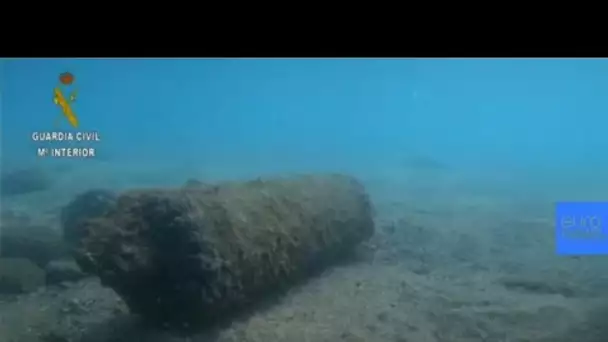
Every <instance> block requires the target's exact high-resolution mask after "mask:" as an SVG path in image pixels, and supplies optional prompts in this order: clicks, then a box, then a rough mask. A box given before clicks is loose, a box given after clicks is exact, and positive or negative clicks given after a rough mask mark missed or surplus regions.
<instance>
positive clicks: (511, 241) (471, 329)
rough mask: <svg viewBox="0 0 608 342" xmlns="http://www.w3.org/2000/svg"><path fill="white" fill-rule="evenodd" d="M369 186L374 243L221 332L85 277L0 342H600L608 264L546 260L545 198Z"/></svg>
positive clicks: (13, 308)
mask: <svg viewBox="0 0 608 342" xmlns="http://www.w3.org/2000/svg"><path fill="white" fill-rule="evenodd" d="M379 179H380V178H376V180H375V181H373V180H370V181H369V182H368V185H367V186H368V190H369V191H370V193H371V195H372V199H373V202H374V204H375V207H376V230H377V233H376V235H375V236H374V237H373V239H372V240H371V241H369V243H367V244H366V245H364V246H362V247H361V249H360V251H359V252H358V253H357V256H356V258H354V260H353V261H352V262H350V263H347V264H342V265H338V266H335V267H331V268H329V269H328V270H327V271H326V272H324V273H323V274H322V275H320V276H319V277H315V278H313V279H310V280H309V281H307V282H306V283H304V284H302V285H301V286H298V287H296V288H294V289H292V290H291V291H289V292H288V293H286V294H284V295H282V296H280V298H278V299H277V300H276V301H273V302H272V303H271V304H269V305H264V307H263V308H260V309H258V310H255V312H253V313H251V314H246V315H243V316H242V317H237V318H235V319H234V320H233V321H231V322H230V323H228V324H226V325H225V326H222V327H219V328H217V329H210V330H209V331H206V332H201V333H197V334H190V335H177V334H174V333H169V332H160V331H156V330H152V329H149V328H147V327H144V326H142V325H141V324H140V323H139V321H138V320H137V318H136V317H133V316H130V315H129V314H128V313H127V310H126V308H125V306H124V304H123V303H122V302H121V300H120V299H119V298H118V297H117V296H116V295H115V294H114V293H113V292H112V291H111V290H109V289H105V288H103V287H102V286H101V285H100V284H99V283H98V282H97V281H96V279H87V280H84V281H81V282H78V283H72V284H66V285H65V286H61V287H56V288H47V289H44V290H40V291H37V292H35V293H31V294H28V295H22V296H20V297H18V298H10V299H4V300H3V302H2V303H0V341H3V342H5V341H6V342H21V341H23V342H30V341H31V342H33V341H42V342H67V341H70V342H114V341H116V342H122V341H124V342H127V341H128V342H137V341H142V342H143V341H145V342H156V341H159V342H164V341H176V342H178V341H179V342H186V341H192V342H194V341H201V342H207V341H209V342H228V341H239V342H278V341H281V342H282V341H288V342H325V341H328V342H329V341H331V342H334V341H345V342H359V341H361V342H363V341H366V342H375V341H378V342H405V341H410V342H461V341H484V342H493V341H496V342H514V341H520V342H523V341H530V342H562V341H564V342H566V341H567V342H603V341H608V325H606V324H604V321H605V320H606V317H608V278H607V277H606V276H605V275H606V274H608V273H607V272H605V270H606V268H607V266H608V262H607V261H606V260H604V258H603V257H601V256H599V257H585V258H574V257H563V256H558V255H556V254H555V251H554V244H553V239H554V238H553V234H554V225H553V207H552V205H553V203H552V202H551V201H550V200H549V199H548V198H546V197H545V198H543V197H542V196H537V197H535V196H521V195H516V192H510V193H509V192H501V191H499V190H488V189H487V188H485V187H484V186H477V187H469V185H468V184H462V183H460V182H459V181H458V180H454V179H453V178H450V177H444V176H441V177H440V178H437V176H435V177H431V178H429V179H427V178H424V179H423V178H420V177H419V178H416V177H414V178H412V177H411V175H410V177H409V178H407V179H405V178H404V179H400V180H394V179H393V180H392V181H388V180H381V181H380V180H379ZM537 193H538V192H537ZM41 196H44V195H41ZM41 201H43V200H41ZM16 203H17V204H16V205H23V203H24V202H23V201H22V202H21V204H19V201H17V202H16ZM49 210H50V209H49ZM47 211H48V210H47Z"/></svg>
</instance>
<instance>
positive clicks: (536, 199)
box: [0, 58, 608, 342]
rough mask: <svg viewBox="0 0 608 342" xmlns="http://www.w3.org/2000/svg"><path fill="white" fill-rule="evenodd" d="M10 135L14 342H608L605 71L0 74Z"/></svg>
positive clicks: (141, 68) (600, 62)
mask: <svg viewBox="0 0 608 342" xmlns="http://www.w3.org/2000/svg"><path fill="white" fill-rule="evenodd" d="M0 116H1V122H0V143H1V145H0V153H1V154H0V157H1V159H0V162H1V164H0V166H1V167H0V213H1V216H0V342H139V341H142V342H283V341H285V342H469V341H470V342H477V341H479V342H605V341H608V324H607V323H606V320H607V319H608V318H607V317H608V256H607V255H608V227H605V224H604V223H603V222H608V152H607V151H608V134H607V127H608V59H558V58H551V59H549V58H546V59H542V58H525V59H524V58H518V59H516V58H485V59H482V58H469V59H456V58H391V59H389V58H376V59H372V58H369V59H364V58H332V59H329V58H281V59H279V58H267V59H254V58H214V59H210V58H206V59H203V58H201V59H196V58H192V59H178V58H175V59H2V60H0Z"/></svg>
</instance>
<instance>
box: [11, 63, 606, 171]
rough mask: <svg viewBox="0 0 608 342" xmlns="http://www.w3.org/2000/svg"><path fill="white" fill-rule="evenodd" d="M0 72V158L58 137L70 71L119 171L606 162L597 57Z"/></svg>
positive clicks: (88, 126)
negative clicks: (142, 166) (123, 165)
mask: <svg viewBox="0 0 608 342" xmlns="http://www.w3.org/2000/svg"><path fill="white" fill-rule="evenodd" d="M2 69H3V75H4V76H3V80H2V87H3V93H2V146H3V149H2V152H3V153H2V155H3V159H5V160H7V159H8V160H12V159H20V158H24V157H25V156H34V155H35V148H34V145H35V144H33V143H32V141H31V139H30V135H31V132H32V131H49V130H54V129H55V127H56V126H53V124H54V122H55V121H56V118H57V116H58V115H60V114H59V109H58V108H57V107H56V106H55V105H54V104H53V103H52V89H53V87H55V86H56V85H57V84H58V75H59V74H60V73H62V72H65V71H69V72H71V73H73V74H74V75H75V77H76V81H75V83H74V86H75V87H76V88H77V89H78V99H77V102H76V103H75V104H74V109H75V111H76V112H77V115H78V116H79V119H80V122H81V128H80V130H87V131H90V130H95V131H99V132H100V134H101V135H102V139H103V141H102V142H101V143H100V144H98V146H99V148H100V156H101V155H104V154H105V156H104V157H107V158H111V159H112V160H114V161H117V162H119V161H120V160H122V159H125V158H129V159H130V160H131V161H133V160H139V159H141V160H142V161H143V160H150V159H152V160H156V161H158V160H161V161H164V162H167V163H171V162H182V161H187V162H192V163H196V162H198V161H202V160H207V161H210V160H214V159H217V158H221V159H222V160H225V159H226V158H228V159H234V160H237V161H238V160H239V158H244V159H246V160H249V159H256V158H258V159H259V158H263V160H264V163H265V164H264V167H265V168H268V169H273V168H280V167H281V165H284V164H286V163H292V164H293V163H295V164H297V165H298V166H311V165H313V164H315V163H318V164H323V163H329V164H335V165H340V164H341V163H342V164H344V163H352V162H357V161H361V160H376V159H374V158H377V157H378V156H384V157H392V156H396V155H399V154H402V153H406V152H407V151H415V152H416V153H422V154H425V155H432V156H433V157H434V158H438V159H440V160H442V161H445V162H446V163H449V164H452V165H455V164H457V165H460V166H463V167H471V168H483V167H484V165H491V164H493V165H505V166H506V165H511V166H514V165H519V166H522V167H533V166H538V167H543V169H546V168H549V169H550V168H560V169H562V170H565V169H569V170H570V169H580V168H588V167H591V166H590V165H591V164H592V165H593V167H595V168H600V167H601V168H605V167H606V165H608V163H607V161H608V157H607V156H606V154H605V153H602V152H601V151H605V150H606V148H607V147H608V138H607V137H606V134H605V126H606V123H607V122H608V116H607V115H606V113H607V112H608V96H606V91H607V90H606V89H608V87H607V86H608V61H607V60H603V59H597V60H590V59H173V60H165V59H148V60H142V59H130V60H125V59H113V60H109V59H54V60H51V59H21V60H8V61H3V62H2ZM60 122H61V124H62V125H63V127H61V128H62V129H65V130H69V129H70V128H69V126H68V125H67V121H65V120H62V121H60ZM101 151H103V153H101ZM329 164H328V165H329Z"/></svg>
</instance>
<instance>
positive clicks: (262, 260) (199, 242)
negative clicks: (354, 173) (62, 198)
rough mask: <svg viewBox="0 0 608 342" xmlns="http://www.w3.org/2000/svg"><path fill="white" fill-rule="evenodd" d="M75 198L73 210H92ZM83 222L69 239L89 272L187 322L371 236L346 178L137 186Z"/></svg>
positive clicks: (363, 201)
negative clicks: (140, 188) (152, 187)
mask: <svg viewBox="0 0 608 342" xmlns="http://www.w3.org/2000/svg"><path fill="white" fill-rule="evenodd" d="M89 197H90V196H89ZM83 198H87V196H81V197H80V199H81V200H82V199H83ZM77 202H78V199H77V200H75V201H74V202H73V203H72V204H70V205H69V206H68V209H69V207H72V208H79V207H87V205H83V204H82V203H77ZM66 212H70V210H67V211H66ZM72 212H73V210H72ZM68 221H69V220H68ZM77 222H79V224H78V227H77V228H74V227H73V226H72V227H71V228H70V229H71V230H72V231H73V230H74V229H78V230H79V233H78V234H76V235H75V234H72V236H78V237H79V238H78V239H75V240H74V239H73V240H71V241H69V243H70V245H71V247H72V249H73V251H74V255H75V257H76V260H77V261H78V262H79V264H80V265H81V267H82V268H83V269H84V270H85V271H88V272H93V273H96V274H98V275H99V276H100V278H101V280H102V281H103V283H104V284H106V285H107V286H110V287H111V288H113V289H114V290H115V291H116V292H117V293H118V294H119V295H120V296H121V297H122V298H123V299H124V300H125V302H126V303H127V305H128V306H129V307H130V309H131V310H132V312H134V313H138V314H141V315H142V316H144V317H145V318H147V319H149V320H151V321H154V322H157V323H162V324H165V325H175V324H178V325H181V324H184V325H190V326H192V324H193V323H194V324H197V323H201V322H205V321H208V320H210V319H215V318H221V317H223V316H225V314H226V313H227V312H229V311H232V309H234V308H237V307H241V306H243V305H247V304H249V303H252V302H254V301H256V300H258V299H259V297H260V296H261V295H263V294H264V293H265V292H270V291H273V290H276V289H277V287H280V286H282V285H288V284H291V283H293V281H294V280H296V279H298V278H301V277H302V276H305V275H308V274H310V272H311V271H312V270H314V269H320V268H323V267H325V266H326V265H328V264H329V263H330V262H331V261H334V260H336V258H337V257H339V256H341V255H344V254H345V252H348V251H349V250H352V249H353V247H354V246H356V245H357V244H358V243H360V242H362V241H363V240H366V239H367V238H369V237H370V236H371V235H372V234H373V232H374V223H373V219H372V209H371V205H370V202H369V199H368V195H367V194H366V192H365V190H364V188H363V186H362V185H361V184H360V183H359V182H358V181H357V180H355V179H354V178H351V177H349V176H344V175H328V176H301V177H293V178H284V179H272V180H255V181H250V182H243V183H226V184H220V185H217V186H200V187H193V186H191V187H184V188H181V189H171V190H143V191H131V192H127V193H124V194H122V195H120V196H119V197H118V198H117V199H116V202H115V203H114V204H113V205H112V206H111V207H110V208H109V209H108V210H107V211H106V212H105V213H104V214H102V215H100V216H97V217H94V218H91V219H87V220H82V219H81V220H78V221H77Z"/></svg>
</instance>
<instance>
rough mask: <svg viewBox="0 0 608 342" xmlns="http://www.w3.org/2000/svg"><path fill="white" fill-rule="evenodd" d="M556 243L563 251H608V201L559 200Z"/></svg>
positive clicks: (556, 207)
mask: <svg viewBox="0 0 608 342" xmlns="http://www.w3.org/2000/svg"><path fill="white" fill-rule="evenodd" d="M555 243H556V244H555V245H556V250H557V253H558V254H561V255H598V254H608V202H560V203H557V204H556V206H555Z"/></svg>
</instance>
